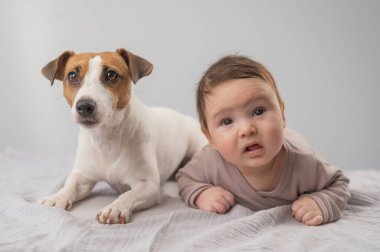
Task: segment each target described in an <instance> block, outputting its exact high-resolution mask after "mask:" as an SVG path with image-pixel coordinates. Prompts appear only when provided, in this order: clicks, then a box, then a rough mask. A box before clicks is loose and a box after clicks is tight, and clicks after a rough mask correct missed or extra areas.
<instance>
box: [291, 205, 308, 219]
mask: <svg viewBox="0 0 380 252" xmlns="http://www.w3.org/2000/svg"><path fill="white" fill-rule="evenodd" d="M305 214H306V209H305V208H304V207H300V208H298V209H297V211H296V212H295V213H294V218H296V220H298V221H302V218H303V216H304V215H305Z"/></svg>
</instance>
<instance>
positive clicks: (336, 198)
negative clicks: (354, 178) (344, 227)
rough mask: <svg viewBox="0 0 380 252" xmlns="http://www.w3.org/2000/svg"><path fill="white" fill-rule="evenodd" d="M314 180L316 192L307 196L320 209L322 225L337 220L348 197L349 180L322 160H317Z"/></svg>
mask: <svg viewBox="0 0 380 252" xmlns="http://www.w3.org/2000/svg"><path fill="white" fill-rule="evenodd" d="M315 178H316V185H315V186H316V190H315V192H314V193H310V194H309V195H308V196H310V197H311V198H313V199H314V200H315V201H316V202H317V204H318V206H319V207H320V208H321V211H322V213H323V223H328V222H333V221H336V220H338V219H339V218H340V217H341V214H342V212H343V210H344V208H345V207H346V205H347V200H348V198H349V197H350V192H349V190H348V183H349V181H350V180H349V179H348V178H347V177H346V176H344V174H343V172H342V171H341V170H340V169H338V168H337V167H335V166H333V165H331V164H330V163H328V162H327V161H325V160H324V159H322V158H317V163H316V176H315Z"/></svg>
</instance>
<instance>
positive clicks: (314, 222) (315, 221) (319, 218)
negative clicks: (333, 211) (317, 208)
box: [304, 215, 323, 226]
mask: <svg viewBox="0 0 380 252" xmlns="http://www.w3.org/2000/svg"><path fill="white" fill-rule="evenodd" d="M322 222H323V217H322V216H320V215H317V216H314V218H312V219H311V220H309V221H307V222H304V223H305V225H307V226H318V225H320V224H321V223H322Z"/></svg>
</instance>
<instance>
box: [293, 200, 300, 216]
mask: <svg viewBox="0 0 380 252" xmlns="http://www.w3.org/2000/svg"><path fill="white" fill-rule="evenodd" d="M301 207H302V203H300V202H299V201H294V202H293V204H292V214H293V216H295V214H296V212H297V211H298V210H299V209H300V208H301Z"/></svg>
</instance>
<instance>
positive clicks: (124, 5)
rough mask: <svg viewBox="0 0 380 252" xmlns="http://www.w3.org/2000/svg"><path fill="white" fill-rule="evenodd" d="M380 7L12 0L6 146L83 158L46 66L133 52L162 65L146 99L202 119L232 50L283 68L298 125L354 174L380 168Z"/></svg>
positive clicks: (1, 10) (4, 97) (3, 15)
mask: <svg viewBox="0 0 380 252" xmlns="http://www.w3.org/2000/svg"><path fill="white" fill-rule="evenodd" d="M379 25H380V1H375V0H374V1H347V0H333V1H331V0H324V1H311V0H306V1H304V0H300V1H296V0H294V1H253V0H246V1H224V0H213V1H206V0H202V1H201V0H199V1H194V0H192V1H175V0H172V1H170V0H160V1H90V0H87V1H84V0H82V1H72V0H70V1H48V0H46V1H29V0H25V1H18V0H8V1H7V0H0V67H1V74H2V75H1V79H0V81H1V84H0V85H1V91H0V115H1V117H0V118H1V123H0V151H14V150H15V151H16V152H22V153H28V154H30V155H38V156H54V157H61V156H72V155H74V153H75V148H76V141H77V133H78V126H77V125H75V123H74V122H73V121H72V119H71V114H70V109H69V107H68V105H67V104H66V101H65V100H64V98H63V96H62V84H61V83H60V82H56V83H55V85H54V86H53V87H50V85H49V82H48V81H47V80H46V79H44V78H43V76H42V75H41V74H40V69H41V68H42V67H43V66H44V65H45V64H46V63H47V62H49V61H50V60H52V59H54V58H56V57H57V56H58V55H59V54H60V53H61V52H62V51H64V50H74V51H75V52H78V53H79V52H90V51H91V52H92V51H114V50H116V48H119V47H124V48H126V49H128V50H130V51H132V52H134V53H136V54H138V55H140V56H143V57H145V58H146V59H148V60H150V61H151V62H152V63H153V64H154V66H155V67H154V71H153V73H152V75H151V76H149V77H147V78H144V79H142V80H141V81H140V82H139V83H138V85H136V86H135V87H134V92H135V94H136V95H137V96H138V97H139V98H140V99H141V100H142V101H143V102H145V103H146V104H149V105H159V106H168V107H171V108H174V109H176V110H179V111H181V112H183V113H186V114H190V115H192V116H196V112H195V105H194V104H195V103H194V89H195V84H196V83H197V81H198V80H199V78H200V76H201V75H202V73H203V72H204V71H205V70H206V69H207V67H208V66H209V65H210V64H211V63H213V62H214V61H215V60H217V59H219V58H220V57H221V56H224V55H226V54H231V53H239V54H244V55H247V56H249V57H252V58H254V59H256V60H258V61H260V62H262V63H263V64H264V65H266V66H267V67H268V68H269V70H270V71H271V72H272V73H273V75H274V77H275V79H276V80H277V83H278V86H279V89H280V92H281V93H282V96H283V98H284V100H285V102H286V118H287V122H288V125H289V126H291V127H293V128H296V129H298V130H299V131H300V132H302V133H303V134H305V135H306V137H307V138H308V139H309V141H310V142H311V143H312V144H313V145H314V146H315V147H316V148H317V149H318V150H319V151H320V152H321V153H322V154H323V155H324V156H326V157H327V158H328V159H329V160H330V161H331V162H333V163H335V164H337V165H339V166H341V167H343V168H346V169H369V168H371V169H380V165H379V164H380V161H379V158H378V155H379V150H380V147H379V140H380V133H379V131H380V130H379V115H380V113H379V112H380V101H379V99H378V95H379V93H380V92H379V91H380V88H379V81H378V79H379V76H378V72H379V70H380V49H379V47H380V29H379Z"/></svg>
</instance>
